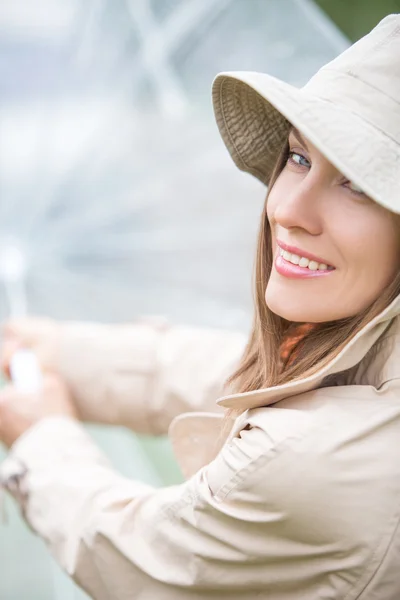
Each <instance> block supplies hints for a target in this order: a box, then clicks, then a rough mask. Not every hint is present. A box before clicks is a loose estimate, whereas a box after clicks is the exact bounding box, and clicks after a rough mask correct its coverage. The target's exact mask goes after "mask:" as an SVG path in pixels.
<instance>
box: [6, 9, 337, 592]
mask: <svg viewBox="0 0 400 600" xmlns="http://www.w3.org/2000/svg"><path fill="white" fill-rule="evenodd" d="M346 45H347V41H346V40H345V39H344V38H343V36H342V35H341V34H340V33H339V32H338V31H337V30H336V29H335V27H334V26H333V25H332V24H331V22H330V21H329V20H328V19H327V18H326V17H325V16H324V15H323V14H322V13H321V12H320V11H319V10H318V9H317V8H316V6H315V5H314V4H313V3H312V2H311V0H285V3H283V2H282V1H281V0H269V2H265V1H264V0H248V1H247V2H240V0H121V1H120V2H112V1H111V0H86V2H80V1H78V0H36V1H35V2H32V1H31V0H13V2H12V3H2V4H0V49H1V52H0V74H1V77H0V129H1V132H2V135H1V136H0V192H1V198H2V201H1V203H0V250H1V248H2V247H3V248H4V245H3V246H2V244H4V243H5V244H9V240H10V239H12V240H13V244H14V245H16V246H18V248H19V249H20V251H21V253H22V255H23V257H24V261H26V264H25V271H24V290H25V294H26V303H25V305H26V306H25V307H24V310H25V309H26V310H28V311H29V312H31V313H34V314H39V315H40V314H43V315H48V316H53V317H55V318H59V319H86V320H94V321H98V320H100V321H107V322H116V321H126V320H133V319H135V318H136V317H137V316H138V315H141V314H144V313H146V314H148V313H153V314H157V313H158V314H159V313H162V314H164V315H166V316H167V317H169V318H170V319H171V320H173V321H179V322H187V323H192V324H195V325H201V326H218V327H223V328H238V329H242V330H243V331H246V330H247V329H248V327H249V323H250V317H251V287H250V282H251V270H252V256H253V250H254V240H255V235H256V228H257V225H258V215H259V212H260V210H261V206H262V202H263V199H264V194H265V191H264V189H263V188H262V186H261V185H260V184H259V183H258V182H257V181H256V180H252V179H251V178H249V177H247V176H246V175H244V174H242V173H240V172H238V171H237V170H236V169H235V167H234V166H233V164H232V163H231V160H230V159H229V157H228V155H227V152H226V150H225V148H224V147H223V144H222V142H221V141H220V139H219V137H218V133H217V131H216V127H215V125H214V122H213V117H212V111H211V105H210V99H209V91H210V85H211V81H212V79H213V77H214V75H215V74H216V73H217V72H218V71H220V70H241V69H247V70H261V71H268V72H269V73H272V74H275V75H278V76H279V77H281V78H283V79H286V80H287V81H290V82H292V83H294V84H301V83H303V82H304V81H305V80H306V79H307V78H308V77H309V76H310V75H311V74H312V73H313V72H314V71H315V70H316V69H317V68H318V67H319V66H320V65H321V64H323V63H324V62H326V61H327V60H329V59H330V58H332V57H333V56H334V55H335V54H337V53H338V52H340V51H341V50H342V49H343V48H344V47H346ZM6 247H7V246H6ZM8 247H9V246H8ZM8 314H9V303H8V301H7V290H6V288H5V286H4V285H3V286H1V287H0V317H1V318H6V317H7V316H8ZM91 431H92V432H93V435H94V436H95V437H96V439H97V440H98V441H99V443H101V445H102V446H103V447H104V448H105V450H106V451H107V452H108V453H109V454H110V456H111V458H112V459H113V460H114V462H115V464H116V466H117V467H118V468H119V469H120V470H122V471H123V472H124V473H126V474H127V475H129V476H134V477H139V478H142V479H144V480H146V481H149V482H151V483H153V484H154V485H161V484H163V483H166V482H172V481H176V480H177V474H176V472H174V470H173V462H172V459H165V456H170V455H168V454H167V452H169V448H168V446H167V443H166V441H165V440H162V441H158V442H157V443H155V442H153V441H149V440H140V439H138V438H137V437H135V436H133V435H131V434H128V433H126V432H124V431H120V430H117V431H115V430H112V431H108V432H106V431H105V430H104V429H103V428H92V429H91ZM128 457H129V458H128ZM0 540H1V541H0V560H1V563H2V572H3V573H4V576H2V578H1V580H0V596H1V597H6V598H8V599H9V600H14V599H15V600H16V599H17V598H18V599H19V598H21V597H26V594H27V591H26V590H27V589H28V588H29V597H30V599H31V600H35V598H40V600H47V599H50V598H51V599H56V600H61V599H62V600H70V599H72V598H74V599H77V598H83V597H84V595H83V594H82V593H81V592H79V591H78V590H77V589H76V588H75V587H74V586H73V585H72V584H70V583H68V582H67V581H66V579H65V578H64V577H62V576H61V575H60V573H59V571H58V570H57V569H56V568H55V567H54V568H53V567H51V568H49V563H47V562H46V558H45V556H46V555H45V553H44V551H42V548H41V546H39V545H38V543H37V540H35V539H33V538H32V537H31V536H30V534H29V532H28V531H27V529H26V528H25V527H24V526H23V525H22V524H21V521H19V520H18V519H17V517H14V518H13V522H12V527H11V528H10V529H9V531H8V534H7V533H6V535H4V532H2V535H1V538H0ZM13 548H15V549H16V550H15V551H14V550H13ZM17 549H18V554H17ZM17 555H18V556H19V559H18V564H16V562H15V559H14V557H15V556H17ZM24 556H25V558H26V560H24V559H23V557H24ZM20 564H24V565H27V566H26V567H25V566H24V577H23V578H21V577H20Z"/></svg>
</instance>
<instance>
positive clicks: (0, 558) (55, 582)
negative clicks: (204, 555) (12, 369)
mask: <svg viewBox="0 0 400 600" xmlns="http://www.w3.org/2000/svg"><path fill="white" fill-rule="evenodd" d="M0 379H1V378H0ZM0 383H1V382H0ZM87 429H88V431H89V432H90V434H91V435H92V437H93V438H94V440H95V441H96V442H97V443H98V444H99V446H100V447H101V448H102V449H103V451H104V452H105V453H106V454H107V456H108V457H109V458H110V460H111V462H112V463H113V465H114V466H115V468H116V469H117V470H118V471H119V472H120V473H122V474H123V475H125V476H126V477H130V478H133V479H138V480H140V481H143V482H146V483H149V484H151V485H154V486H156V487H159V486H162V485H170V484H174V483H179V482H180V481H182V479H183V478H182V476H181V474H180V471H179V468H178V466H177V463H176V461H175V459H174V456H173V453H172V449H171V445H170V442H169V440H168V439H167V438H166V437H160V438H151V437H146V436H141V437H138V436H135V435H134V434H133V433H131V432H130V431H128V430H126V429H123V428H117V427H105V426H96V425H90V426H87ZM5 456H6V452H5V450H4V449H0V461H1V460H2V459H3V458H4V457H5ZM5 508H6V514H7V523H2V524H1V526H0V529H1V531H0V564H1V565H2V566H1V570H0V577H1V600H56V599H58V598H60V599H62V600H84V599H85V598H87V596H86V595H85V594H84V593H83V592H82V591H81V590H79V589H78V588H77V587H76V586H75V585H74V584H73V583H72V582H71V581H70V580H69V578H68V577H67V576H66V575H65V574H64V573H63V572H62V571H61V569H60V568H59V567H58V566H57V565H56V563H55V562H54V561H53V560H52V559H51V558H50V556H49V553H48V551H47V549H46V547H45V545H44V544H43V542H42V541H41V540H40V539H39V538H37V537H36V536H35V535H34V534H33V533H32V532H31V530H30V529H29V528H28V527H27V525H26V524H25V523H24V521H23V520H22V518H21V516H20V514H19V510H18V508H17V506H16V504H15V503H14V501H13V500H12V499H11V498H9V497H7V498H6V503H5ZM27 590H29V595H27Z"/></svg>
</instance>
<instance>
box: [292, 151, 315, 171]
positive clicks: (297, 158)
mask: <svg viewBox="0 0 400 600" xmlns="http://www.w3.org/2000/svg"><path fill="white" fill-rule="evenodd" d="M288 162H290V163H292V164H295V165H296V166H299V167H306V168H307V169H309V168H310V167H311V163H310V161H309V160H307V159H306V157H305V156H303V155H302V154H299V153H298V152H289V157H288Z"/></svg>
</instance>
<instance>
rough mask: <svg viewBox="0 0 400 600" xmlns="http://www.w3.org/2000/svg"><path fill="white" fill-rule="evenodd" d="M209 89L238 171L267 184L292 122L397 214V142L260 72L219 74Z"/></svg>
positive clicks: (333, 106) (399, 207)
mask: <svg viewBox="0 0 400 600" xmlns="http://www.w3.org/2000/svg"><path fill="white" fill-rule="evenodd" d="M212 94H213V106H214V113H215V117H216V121H217V125H218V128H219V131H220V134H221V137H222V139H223V141H224V143H225V145H226V147H227V148H228V150H229V152H230V154H231V156H232V158H233V160H234V162H235V164H236V165H237V167H238V168H239V169H241V170H242V171H246V172H248V173H250V174H252V175H254V176H255V177H257V179H259V180H260V181H262V182H263V183H265V184H266V185H268V183H269V180H270V177H271V173H272V171H273V168H274V165H275V163H276V160H277V158H278V155H279V152H280V151H281V149H282V148H283V145H284V143H285V140H286V139H287V136H288V132H289V130H290V127H291V126H294V127H296V129H298V130H299V131H300V133H302V134H303V135H304V136H305V137H306V138H307V139H308V140H309V141H310V142H311V143H312V144H313V145H314V146H315V147H316V148H317V149H318V150H319V151H320V152H321V153H322V154H323V155H324V156H325V157H326V158H327V159H328V160H329V161H330V162H331V163H332V164H333V165H334V166H335V167H336V168H337V169H338V170H339V171H340V172H341V173H343V175H344V176H345V177H347V178H348V179H349V180H350V181H352V182H353V183H355V184H356V185H357V186H359V187H360V188H361V189H362V190H363V191H364V192H365V193H366V194H367V195H368V196H370V197H371V198H372V199H373V200H375V201H376V202H378V203H379V204H381V205H382V206H384V207H385V208H387V209H389V210H391V211H393V212H396V213H400V188H399V177H398V175H399V173H398V171H399V165H400V147H399V145H398V144H397V143H396V142H395V141H394V140H392V139H391V138H390V137H388V136H387V135H386V134H384V133H383V132H382V131H381V130H380V129H378V128H376V127H375V126H374V125H372V124H370V123H369V122H367V121H365V120H364V119H362V118H361V117H360V116H358V115H357V114H355V113H354V112H352V111H351V110H349V109H347V108H346V107H344V106H338V105H337V104H335V103H333V102H329V101H327V100H323V99H321V98H318V97H316V96H313V95H311V94H310V93H309V92H308V91H307V90H306V89H299V88H296V87H294V86H292V85H290V84H288V83H285V82H283V81H281V80H279V79H277V78H275V77H273V76H271V75H266V74H264V73H253V72H232V73H220V74H219V75H217V77H216V78H215V80H214V83H213V90H212ZM396 175H397V177H396Z"/></svg>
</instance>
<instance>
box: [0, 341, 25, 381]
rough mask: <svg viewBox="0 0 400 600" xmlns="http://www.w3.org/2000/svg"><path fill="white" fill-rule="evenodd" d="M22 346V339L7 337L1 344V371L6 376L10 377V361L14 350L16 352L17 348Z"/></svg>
mask: <svg viewBox="0 0 400 600" xmlns="http://www.w3.org/2000/svg"><path fill="white" fill-rule="evenodd" d="M22 346H23V344H22V341H21V340H19V339H17V338H13V339H9V340H8V341H6V342H5V343H4V344H3V346H2V349H1V355H0V366H1V369H2V371H3V372H4V373H5V374H6V376H7V377H8V378H10V377H11V373H10V363H11V360H12V357H13V356H14V354H15V352H17V350H19V349H20V348H21V347H22Z"/></svg>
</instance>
